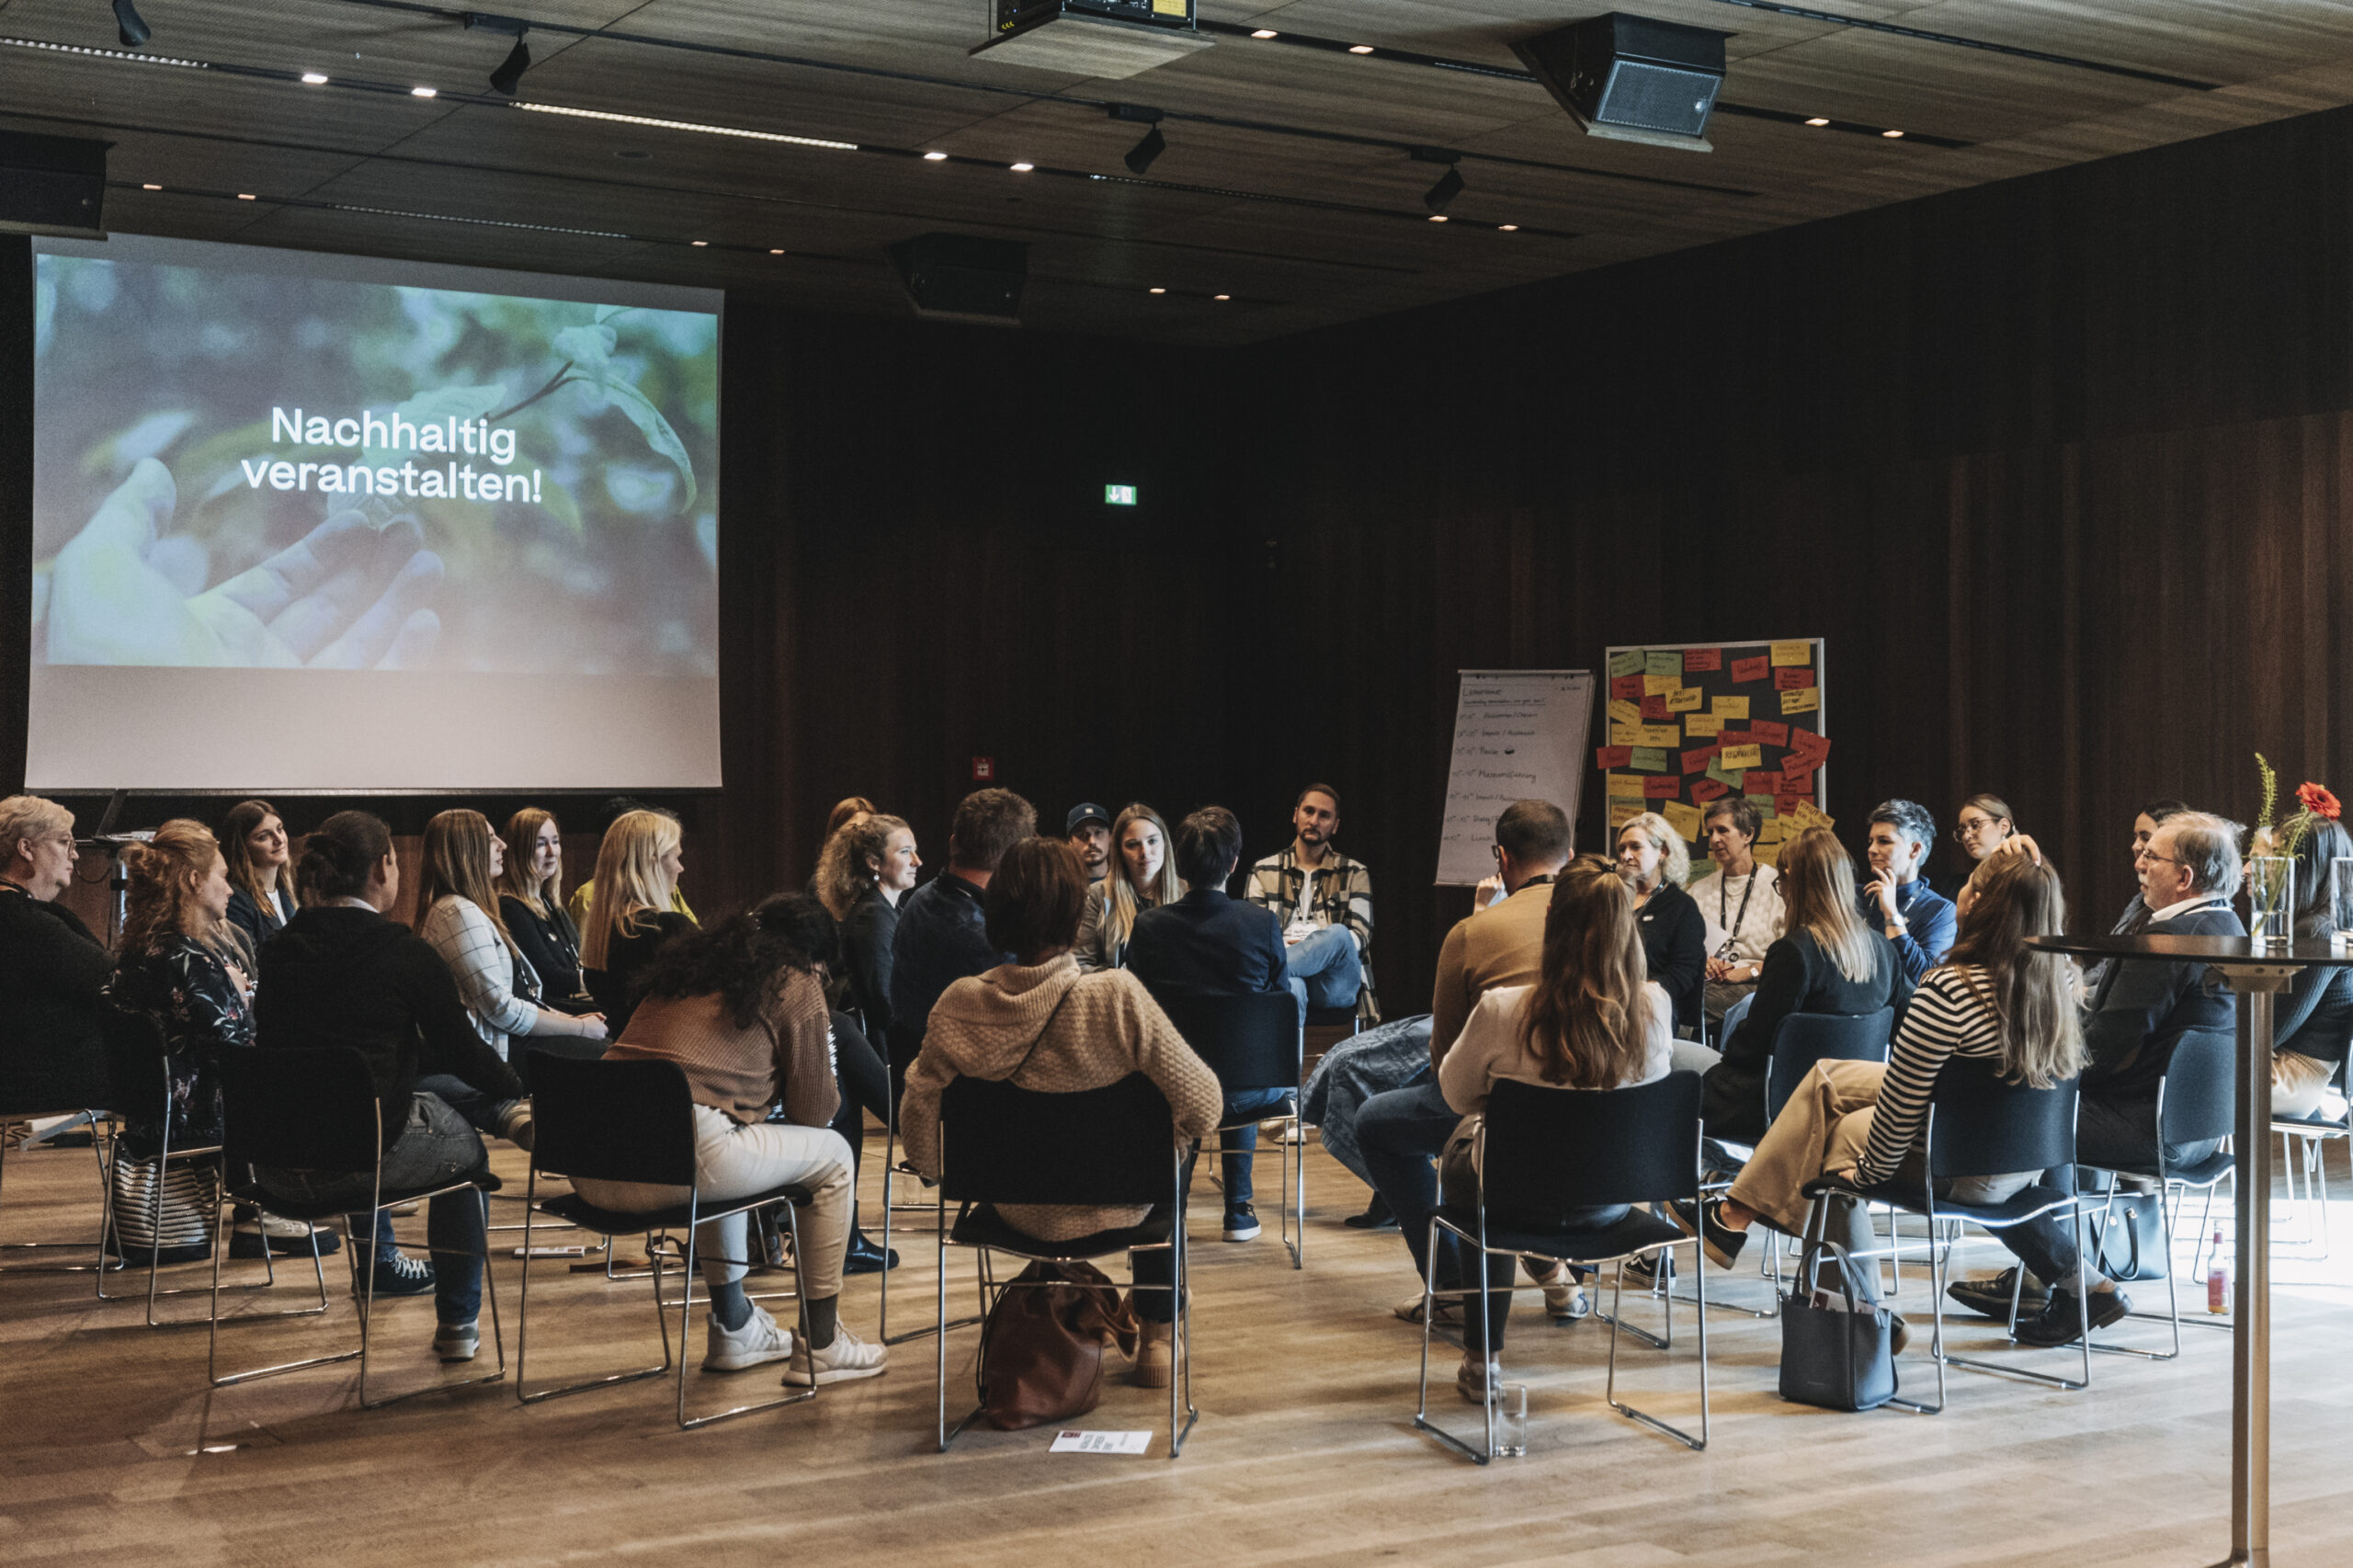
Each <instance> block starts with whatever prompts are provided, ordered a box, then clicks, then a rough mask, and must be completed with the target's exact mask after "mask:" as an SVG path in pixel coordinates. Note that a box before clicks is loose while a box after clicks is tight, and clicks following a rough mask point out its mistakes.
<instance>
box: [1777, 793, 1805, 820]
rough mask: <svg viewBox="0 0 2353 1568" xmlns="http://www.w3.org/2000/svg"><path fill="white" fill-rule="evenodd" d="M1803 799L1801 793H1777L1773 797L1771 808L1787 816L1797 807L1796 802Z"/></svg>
mask: <svg viewBox="0 0 2353 1568" xmlns="http://www.w3.org/2000/svg"><path fill="white" fill-rule="evenodd" d="M1803 799H1805V797H1804V796H1802V795H1779V796H1776V797H1775V798H1774V801H1773V809H1774V810H1775V811H1776V812H1779V813H1780V814H1781V815H1783V816H1787V815H1789V814H1790V812H1794V811H1796V810H1797V809H1798V802H1799V801H1802V800H1803Z"/></svg>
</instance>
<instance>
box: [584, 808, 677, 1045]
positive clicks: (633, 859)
mask: <svg viewBox="0 0 2353 1568" xmlns="http://www.w3.org/2000/svg"><path fill="white" fill-rule="evenodd" d="M685 867H686V857H685V855H684V854H683V853H682V851H681V847H680V841H679V833H678V821H677V819H676V817H672V816H667V815H665V814H664V813H663V812H622V813H621V814H620V816H618V817H616V818H614V819H613V825H612V826H610V827H608V828H607V829H606V830H605V840H604V842H603V843H602V844H600V845H598V846H597V876H596V881H595V885H596V888H597V896H596V898H595V900H594V901H593V902H591V903H590V904H589V905H588V913H587V915H586V917H585V919H584V920H583V921H582V923H581V927H580V930H581V939H580V972H581V977H582V978H583V979H584V980H585V982H586V983H587V985H588V994H589V995H591V996H594V997H595V998H596V999H597V1008H598V1010H599V1011H601V1012H602V1013H603V1014H604V1017H605V1027H606V1029H607V1031H608V1033H609V1034H610V1035H611V1036H612V1038H614V1039H616V1040H618V1039H620V1036H621V1034H622V1032H623V1031H624V1030H626V1029H627V1028H629V1016H630V1011H631V1008H633V1007H635V1006H637V990H638V981H639V978H640V972H641V971H642V970H643V969H644V968H645V966H646V965H647V964H649V963H651V962H652V961H653V960H654V954H655V953H656V952H658V951H660V950H661V948H662V944H663V943H665V942H666V941H668V940H669V939H670V938H671V937H679V936H684V935H685V934H686V933H688V931H691V930H693V929H694V928H695V923H694V921H693V920H692V919H690V918H689V917H688V916H687V915H681V914H679V913H678V912H677V910H676V909H675V908H674V907H672V900H673V899H674V898H675V896H676V893H677V891H678V873H679V872H680V871H681V870H683V869H685Z"/></svg>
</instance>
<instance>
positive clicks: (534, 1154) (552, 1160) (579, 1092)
mask: <svg viewBox="0 0 2353 1568" xmlns="http://www.w3.org/2000/svg"><path fill="white" fill-rule="evenodd" d="M532 1054H533V1056H534V1057H535V1058H537V1060H535V1061H534V1062H532V1064H531V1085H532V1093H531V1119H532V1123H533V1128H532V1137H531V1176H530V1182H529V1188H528V1190H527V1191H526V1193H525V1195H524V1196H525V1202H524V1206H523V1223H524V1226H525V1231H524V1235H523V1300H522V1305H521V1307H520V1308H519V1309H518V1311H517V1314H516V1326H515V1397H516V1398H517V1400H519V1401H521V1402H522V1403H525V1404H535V1403H538V1402H539V1401H540V1400H543V1399H554V1398H557V1397H558V1396H560V1395H563V1394H567V1393H578V1392H581V1391H582V1390H583V1389H593V1388H603V1387H605V1386H606V1385H608V1384H609V1383H628V1382H635V1381H637V1380H639V1379H640V1378H658V1377H660V1376H661V1375H662V1374H663V1373H665V1372H666V1371H668V1370H670V1369H671V1363H672V1359H673V1358H672V1354H671V1350H670V1320H669V1316H668V1308H667V1304H666V1303H665V1301H663V1300H662V1274H663V1267H662V1258H663V1251H664V1249H662V1248H660V1247H656V1246H651V1245H649V1246H648V1247H647V1248H646V1249H645V1250H646V1256H648V1257H650V1258H652V1259H653V1260H654V1320H655V1322H656V1323H657V1324H659V1325H660V1327H661V1330H662V1364H661V1365H660V1366H658V1367H643V1368H640V1369H637V1370H635V1371H628V1372H613V1373H610V1374H608V1375H607V1376H604V1377H601V1378H588V1379H585V1380H584V1381H580V1382H576V1383H566V1384H564V1385H563V1386H562V1387H561V1388H551V1389H540V1390H538V1391H536V1392H534V1391H532V1390H530V1389H529V1387H528V1386H527V1379H526V1375H525V1367H526V1365H527V1361H526V1357H527V1356H528V1354H529V1346H530V1321H531V1319H530V1312H531V1237H530V1231H529V1227H530V1226H531V1225H532V1224H533V1223H534V1222H535V1221H536V1218H537V1216H539V1215H541V1214H550V1215H553V1216H554V1217H555V1218H556V1219H558V1220H561V1221H564V1222H566V1223H568V1224H572V1225H577V1226H579V1227H580V1228H581V1229H583V1230H586V1231H594V1232H597V1233H601V1234H604V1235H608V1236H613V1235H635V1234H638V1233H652V1232H655V1231H682V1232H684V1233H685V1234H686V1237H687V1249H686V1285H685V1289H683V1290H680V1291H679V1292H678V1349H677V1353H676V1365H677V1372H678V1402H677V1419H678V1426H679V1428H680V1429H681V1430H683V1431H689V1432H690V1431H693V1430H694V1429H695V1428H697V1427H699V1426H710V1424H711V1423H713V1422H715V1421H725V1420H728V1419H730V1418H731V1417H733V1416H737V1415H751V1414H752V1413H753V1412H754V1411H759V1410H774V1409H775V1408H777V1407H778V1406H779V1405H784V1404H799V1403H801V1401H803V1400H807V1399H813V1398H815V1397H816V1394H817V1391H816V1389H814V1388H813V1387H812V1388H807V1389H803V1390H801V1392H798V1393H790V1394H786V1395H784V1396H783V1397H781V1398H779V1399H767V1400H759V1401H756V1402H755V1403H750V1404H739V1405H735V1406H734V1407H733V1408H732V1409H728V1410H722V1411H719V1412H717V1413H716V1414H714V1415H698V1416H694V1417H692V1418H689V1417H688V1415H687V1362H688V1359H689V1357H688V1349H689V1347H690V1346H691V1343H692V1341H691V1337H690V1335H689V1333H688V1330H689V1329H690V1327H691V1326H692V1324H691V1322H690V1319H691V1315H692V1312H693V1311H694V1293H695V1291H694V1278H695V1227H696V1226H697V1225H699V1224H700V1223H701V1222H702V1221H705V1220H722V1219H725V1218H726V1217H727V1216H728V1215H730V1214H740V1213H744V1212H746V1211H748V1210H754V1209H764V1208H766V1207H767V1206H768V1205H769V1204H771V1203H781V1204H783V1205H784V1206H785V1217H786V1223H787V1224H789V1225H790V1227H791V1233H792V1267H793V1269H794V1271H795V1274H796V1276H797V1275H798V1273H799V1270H800V1268H801V1208H802V1207H803V1206H805V1205H806V1204H807V1203H808V1202H809V1201H810V1198H811V1194H810V1192H809V1189H808V1188H806V1187H771V1188H770V1189H769V1190H767V1191H766V1192H762V1193H757V1194H755V1195H754V1196H752V1197H749V1198H730V1199H724V1200H723V1201H714V1202H712V1203H710V1205H709V1206H707V1207H706V1206H705V1204H704V1202H703V1197H702V1191H701V1187H700V1184H699V1182H698V1180H697V1178H696V1175H695V1127H694V1096H693V1094H692V1092H691V1091H690V1090H689V1089H688V1086H687V1074H686V1073H685V1071H684V1070H683V1069H681V1068H680V1067H679V1066H678V1064H677V1063H676V1062H647V1061H621V1062H601V1061H596V1062H592V1061H586V1060H583V1059H581V1058H577V1057H563V1056H555V1055H551V1054H550V1053H548V1052H545V1051H534V1052H533V1053H532ZM541 1172H546V1173H548V1174H550V1175H557V1174H561V1175H563V1176H567V1177H570V1178H571V1179H573V1180H574V1181H577V1180H578V1179H579V1178H581V1177H582V1176H587V1177H590V1178H591V1179H594V1180H597V1181H633V1182H650V1183H653V1184H654V1185H656V1186H660V1187H679V1188H682V1189H683V1190H685V1192H686V1193H687V1200H686V1201H685V1202H684V1203H678V1204H674V1205H672V1206H671V1207H669V1208H666V1209H657V1210H651V1211H648V1212H642V1213H641V1212H632V1211H625V1210H618V1209H600V1208H598V1207H597V1205H595V1204H593V1203H591V1202H589V1201H588V1200H587V1199H585V1198H583V1197H581V1196H580V1195H579V1194H578V1193H576V1192H573V1193H566V1194H564V1195H563V1196H561V1197H557V1198H550V1199H544V1200H542V1199H540V1196H539V1187H540V1173H541ZM737 1261H745V1260H742V1259H739V1260H737ZM798 1283H799V1280H798V1278H796V1279H795V1284H796V1285H797V1284H798ZM795 1294H796V1295H798V1296H799V1297H800V1298H801V1343H803V1344H806V1343H807V1342H808V1334H809V1302H808V1296H807V1292H806V1291H805V1290H796V1292H795Z"/></svg>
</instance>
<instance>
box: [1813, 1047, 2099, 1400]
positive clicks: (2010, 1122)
mask: <svg viewBox="0 0 2353 1568" xmlns="http://www.w3.org/2000/svg"><path fill="white" fill-rule="evenodd" d="M2075 1088H2076V1086H2075V1080H2074V1079H2072V1078H2071V1079H2068V1080H2067V1081H2065V1082H2063V1083H2059V1084H2053V1085H2052V1086H2051V1087H2049V1088H2047V1089H2036V1088H2030V1087H2029V1086H2027V1085H2023V1084H2006V1083H2004V1082H2003V1081H2002V1079H2001V1076H2000V1073H1999V1070H1998V1067H1997V1064H1996V1063H1995V1062H1992V1061H1990V1060H1988V1059H1986V1058H1984V1057H1964V1056H1956V1057H1952V1058H1950V1059H1949V1060H1948V1061H1947V1062H1945V1064H1944V1067H1943V1069H1942V1070H1941V1071H1940V1072H1938V1074H1937V1085H1936V1087H1935V1089H1934V1090H1932V1091H1931V1092H1930V1094H1929V1096H1928V1119H1927V1172H1928V1180H1927V1182H1926V1183H1925V1184H1920V1185H1914V1184H1910V1183H1906V1182H1903V1181H1894V1182H1886V1183H1882V1184H1881V1185H1879V1186H1875V1187H1854V1186H1849V1185H1847V1184H1845V1183H1842V1182H1839V1181H1837V1180H1836V1179H1834V1178H1832V1177H1829V1176H1823V1177H1820V1178H1818V1179H1816V1180H1814V1181H1811V1182H1808V1183H1807V1184H1806V1187H1805V1195H1806V1196H1807V1197H1808V1198H1811V1199H1813V1214H1812V1215H1811V1217H1810V1218H1809V1219H1808V1220H1807V1222H1806V1223H1807V1229H1808V1232H1809V1233H1811V1234H1815V1235H1819V1234H1821V1233H1823V1230H1824V1224H1825V1222H1826V1218H1827V1210H1826V1208H1825V1205H1826V1203H1827V1201H1828V1199H1829V1198H1830V1197H1831V1196H1832V1195H1833V1194H1845V1195H1847V1196H1848V1197H1851V1198H1856V1199H1861V1200H1863V1201H1865V1202H1870V1203H1885V1204H1889V1205H1892V1206H1893V1207H1894V1208H1896V1209H1898V1210H1904V1211H1908V1212H1910V1213H1914V1214H1918V1215H1921V1216H1923V1217H1924V1218H1926V1219H1927V1221H1928V1234H1929V1238H1930V1244H1929V1249H1928V1275H1929V1278H1928V1290H1929V1301H1930V1303H1931V1305H1932V1308H1933V1310H1934V1312H1935V1335H1934V1337H1933V1338H1932V1339H1931V1340H1930V1342H1929V1346H1928V1353H1929V1356H1930V1358H1932V1359H1933V1360H1934V1361H1935V1362H1936V1364H1937V1403H1935V1404H1933V1405H1929V1404H1923V1403H1920V1402H1918V1401H1917V1400H1909V1399H1903V1398H1897V1399H1893V1400H1890V1401H1889V1402H1888V1403H1891V1404H1898V1405H1902V1406H1903V1407H1904V1408H1905V1409H1906V1410H1913V1411H1917V1412H1918V1413H1920V1414H1921V1415H1938V1414H1939V1413H1940V1412H1942V1411H1943V1409H1944V1407H1945V1368H1946V1367H1947V1366H1948V1365H1951V1366H1955V1367H1965V1368H1968V1369H1970V1370H1972V1371H1978V1372H1992V1373H1995V1374H1997V1375H1999V1376H2002V1377H2012V1378H2025V1379H2028V1380H2030V1381H2034V1382H2040V1383H2048V1384H2050V1385H2051V1386H2052V1387H2053V1388H2063V1389H2070V1390H2075V1389H2085V1388H2089V1387H2090V1386H2091V1379H2092V1351H2091V1335H2088V1334H2086V1335H2084V1338H2083V1341H2082V1344H2083V1360H2084V1371H2083V1376H2082V1377H2081V1378H2080V1379H2073V1378H2063V1377H2056V1376H2053V1375H2052V1374H2051V1373H2048V1372H2038V1371H2035V1370H2032V1369H2029V1368H2026V1367H2021V1366H2018V1365H2015V1364H2005V1363H2002V1362H1999V1361H1978V1360H1972V1359H1968V1358H1963V1357H1960V1356H1948V1355H1947V1354H1946V1353H1945V1310H1944V1301H1945V1282H1946V1276H1947V1273H1948V1272H1949V1268H1950V1265H1951V1261H1952V1244H1953V1243H1954V1242H1956V1241H1958V1240H1959V1239H1960V1237H1961V1226H1962V1225H1963V1224H1972V1225H1978V1226H1981V1227H1983V1228H1984V1229H1986V1230H1989V1231H1999V1230H2004V1229H2006V1228H2008V1227H2009V1226H2012V1225H2018V1224H2023V1223H2024V1222H2026V1221H2029V1220H2032V1219H2035V1218H2037V1217H2038V1216H2040V1215H2044V1214H2054V1213H2064V1214H2066V1215H2068V1216H2069V1217H2071V1218H2072V1219H2074V1221H2075V1239H2076V1243H2077V1247H2078V1256H2077V1259H2076V1268H2075V1290H2076V1299H2077V1300H2078V1301H2081V1300H2084V1291H2085V1289H2086V1269H2085V1267H2084V1262H2083V1258H2082V1256H2080V1253H2081V1249H2082V1246H2083V1244H2084V1240H2085V1238H2084V1210H2085V1207H2086V1204H2087V1203H2096V1202H2097V1199H2096V1198H2095V1199H2082V1198H2078V1197H2077V1196H2076V1195H2075V1193H2074V1192H2073V1191H2067V1190H2063V1189H2061V1188H2059V1187H2051V1186H2047V1185H2045V1184H2043V1183H2041V1182H2037V1183H2034V1184H2032V1185H2030V1186H2028V1187H2021V1188H2020V1189H2019V1190H2018V1192H2016V1193H2013V1194H2012V1195H2011V1196H2010V1197H2008V1198H2006V1199H2003V1200H2002V1201H2001V1202H1999V1203H1961V1202H1959V1201H1956V1200H1955V1199H1949V1198H1939V1197H1938V1196H1937V1184H1938V1182H1940V1181H1951V1180H1961V1179H1965V1178H1968V1177H1971V1176H2006V1175H2009V1174H2010V1173H2012V1172H2014V1171H2043V1172H2050V1171H2054V1170H2055V1171H2062V1172H2072V1170H2073V1168H2074V1166H2075ZM2070 1185H2071V1186H2072V1183H2071V1184H2070ZM1939 1239H1941V1241H1942V1244H1941V1245H1938V1240H1939ZM1833 1245H1835V1244H1833ZM1894 1245H1895V1244H1893V1243H1891V1244H1890V1245H1889V1247H1888V1248H1887V1249H1886V1250H1887V1251H1893V1247H1894ZM1854 1256H1858V1257H1865V1256H1868V1257H1878V1256H1884V1254H1883V1252H1882V1250H1881V1249H1880V1248H1876V1247H1874V1248H1872V1249H1871V1250H1870V1252H1868V1253H1858V1254H1855V1255H1854Z"/></svg>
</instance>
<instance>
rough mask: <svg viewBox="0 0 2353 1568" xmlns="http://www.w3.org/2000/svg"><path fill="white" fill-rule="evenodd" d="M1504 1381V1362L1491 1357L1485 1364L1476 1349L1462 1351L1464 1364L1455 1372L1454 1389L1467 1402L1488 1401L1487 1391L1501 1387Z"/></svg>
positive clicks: (1482, 1402) (1481, 1402) (1479, 1402)
mask: <svg viewBox="0 0 2353 1568" xmlns="http://www.w3.org/2000/svg"><path fill="white" fill-rule="evenodd" d="M1503 1383H1504V1369H1503V1363H1502V1362H1500V1361H1497V1360H1495V1359H1494V1358H1488V1359H1487V1360H1486V1361H1485V1362H1484V1363H1482V1361H1481V1360H1480V1358H1479V1355H1478V1353H1477V1352H1476V1351H1472V1350H1465V1351H1464V1352H1463V1353H1462V1365H1461V1367H1459V1368H1457V1369H1455V1373H1454V1391H1455V1392H1457V1393H1459V1394H1461V1396H1462V1398H1463V1400H1464V1401H1465V1403H1471V1404H1484V1403H1487V1391H1488V1390H1489V1389H1490V1388H1501V1387H1503Z"/></svg>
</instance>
